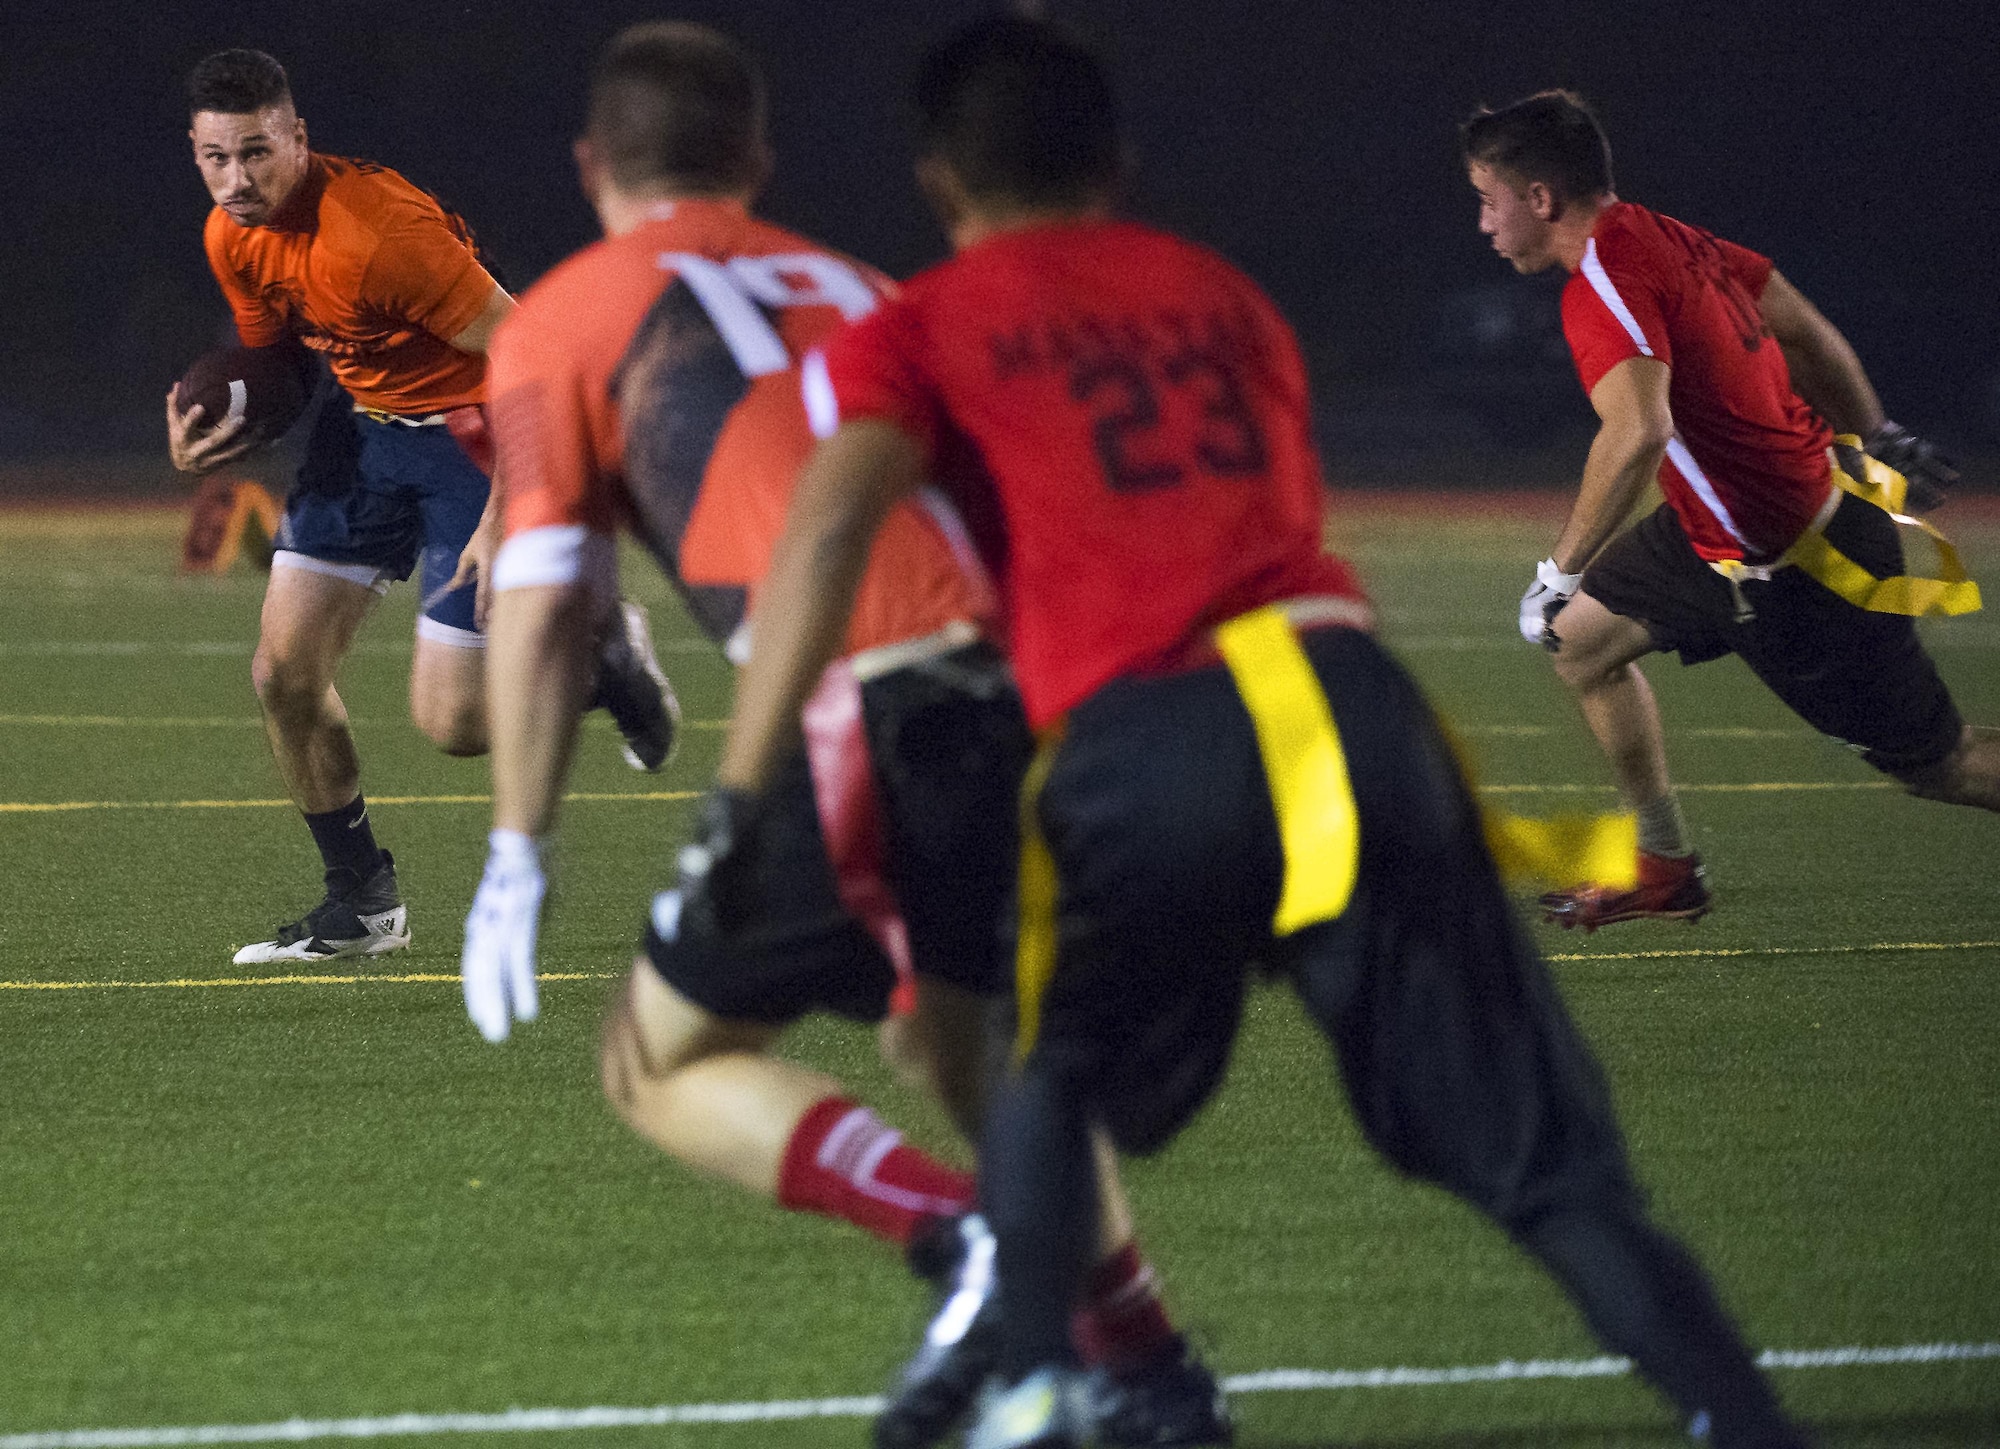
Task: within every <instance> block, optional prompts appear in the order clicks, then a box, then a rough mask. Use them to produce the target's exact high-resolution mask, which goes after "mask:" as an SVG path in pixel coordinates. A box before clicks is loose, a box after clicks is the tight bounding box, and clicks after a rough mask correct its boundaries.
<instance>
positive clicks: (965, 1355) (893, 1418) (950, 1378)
mask: <svg viewBox="0 0 2000 1449" xmlns="http://www.w3.org/2000/svg"><path fill="white" fill-rule="evenodd" d="M948 1231H949V1234H950V1236H949V1237H945V1236H943V1235H940V1237H939V1238H938V1239H936V1240H934V1242H937V1241H941V1242H944V1243H949V1242H950V1241H951V1239H952V1238H955V1239H956V1245H957V1246H956V1251H955V1253H953V1254H951V1255H950V1261H949V1263H948V1265H945V1266H944V1270H943V1271H942V1272H934V1271H926V1270H927V1269H930V1268H933V1267H934V1266H935V1265H934V1264H932V1263H927V1262H925V1261H923V1259H921V1258H920V1257H919V1255H918V1254H917V1253H915V1252H913V1253H912V1254H911V1259H912V1263H911V1266H912V1267H913V1268H915V1269H916V1270H917V1272H918V1273H919V1274H920V1275H921V1276H923V1277H926V1278H931V1279H932V1280H933V1281H936V1282H937V1283H938V1286H939V1288H940V1289H941V1290H942V1292H943V1294H944V1300H943V1302H942V1303H941V1304H940V1305H939V1307H938V1311H937V1313H936V1315H935V1316H934V1317H933V1318H932V1319H931V1322H930V1326H929V1327H928V1328H926V1329H925V1330H924V1342H923V1346H922V1347H921V1348H919V1349H918V1350H917V1352H916V1354H915V1356H913V1357H912V1358H911V1359H910V1361H909V1362H908V1363H907V1364H905V1365H903V1371H902V1372H901V1373H900V1374H899V1375H897V1378H896V1383H895V1386H894V1387H893V1388H891V1389H890V1391H889V1404H888V1407H887V1408H885V1409H883V1411H882V1413H881V1415H880V1416H879V1417H878V1418H877V1419H876V1420H875V1449H930V1446H931V1445H933V1444H936V1443H939V1442H940V1441H942V1440H943V1439H944V1437H945V1436H946V1435H947V1434H949V1433H951V1431H952V1429H953V1428H955V1427H956V1426H957V1424H958V1421H959V1420H960V1419H962V1418H963V1417H964V1416H965V1413H966V1411H967V1410H968V1409H970V1408H971V1407H972V1402H973V1400H974V1398H976V1397H977V1396H978V1393H979V1388H980V1385H981V1384H983V1383H985V1382H986V1379H987V1376H988V1375H990V1374H991V1373H992V1372H993V1370H994V1369H995V1367H997V1366H998V1364H999V1362H1000V1294H999V1278H998V1276H997V1274H996V1273H995V1270H994V1261H993V1258H994V1249H995V1246H996V1244H995V1243H994V1239H993V1233H992V1231H991V1230H990V1229H989V1228H988V1227H987V1226H986V1220H985V1219H984V1218H982V1217H980V1216H979V1214H978V1213H967V1214H965V1215H964V1216H963V1217H960V1218H957V1219H953V1220H951V1222H950V1224H949V1229H948Z"/></svg>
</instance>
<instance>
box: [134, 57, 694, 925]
mask: <svg viewBox="0 0 2000 1449" xmlns="http://www.w3.org/2000/svg"><path fill="white" fill-rule="evenodd" d="M188 101H189V109H190V112H191V115H192V121H191V125H190V130H189V136H190V138H191V139H192V140H193V142H194V157H195V164H196V165H197V166H198V167H199V168H200V169H201V174H202V179H203V180H204V181H205V182H206V183H207V185H208V191H209V195H210V196H211V197H213V198H214V201H215V209H214V210H213V211H211V212H210V213H209V216H208V222H207V225H206V227H205V229H204V231H203V242H204V244H205V246H206V247H207V251H208V260H209V266H210V268H211V269H212V270H213V271H214V273H215V279H216V281H217V282H218V283H219V284H220V285H221V287H222V291H223V295H224V296H226V297H227V298H228V299H229V305H230V307H231V309H232V310H233V311H234V313H235V316H236V330H237V333H238V334H239V336H240V337H241V339H242V342H243V345H244V346H246V347H276V346H281V345H291V346H296V345H297V343H299V342H303V343H304V344H305V346H306V347H308V348H311V349H312V350H314V351H316V352H319V353H321V354H322V355H323V356H324V357H325V358H326V360H327V363H328V364H329V366H330V367H331V368H332V370H333V376H334V379H335V380H336V381H337V382H338V383H339V384H340V386H341V388H342V389H343V391H341V392H339V393H335V394H331V395H330V396H329V397H328V398H327V399H326V400H325V402H324V405H323V406H322V408H321V411H320V413H319V416H318V418H317V420H316V421H315V423H314V425H313V429H312V435H311V440H310V441H309V442H308V444H307V446H306V457H305V461H304V463H303V464H302V465H301V466H300V469H299V476H298V481H297V482H296V484H295V485H294V486H293V488H292V492H291V496H290V497H289V498H288V499H287V500H286V504H285V517H284V522H283V524H282V525H281V527H280V529H279V532H278V536H277V538H276V539H275V540H274V542H275V544H276V552H275V553H274V555H273V557H272V560H271V581H270V584H269V586H268V587H267V588H266V590H265V594H264V613H263V622H262V625H261V629H260V633H259V636H258V640H257V653H256V658H255V661H254V663H253V664H252V677H253V678H254V680H255V682H256V686H257V697H258V700H259V701H260V702H261V703H262V705H263V707H264V720H265V726H266V729H267V731H268V733H269V735H270V739H271V748H272V752H273V754H275V756H276V757H277V762H278V769H279V771H280V773H281V774H283V776H284V778H285V783H286V784H287V785H288V786H289V787H290V789H291V792H292V798H293V799H294V800H295V801H296V802H297V803H298V806H299V808H300V810H302V811H303V812H304V813H305V817H306V826H307V828H308V829H309V830H310V831H311V832H312V837H313V841H314V843H315V844H317V845H318V847H319V851H320V855H321V857H322V859H323V860H324V862H325V866H326V898H325V899H324V900H323V901H322V902H321V903H320V904H319V905H318V906H316V907H314V908H313V909H312V910H311V911H309V912H308V913H307V914H306V915H305V916H304V917H303V918H301V919H300V920H297V921H294V922H292V923H291V924H289V925H285V926H281V927H279V928H278V931H277V933H276V934H275V936H274V937H273V938H272V939H271V940H268V941H263V942H260V943H258V944H255V945H251V946H246V947H244V948H243V949H242V950H241V951H239V952H237V953H236V961H237V964H239V965H247V964H256V963H261V962H267V961H279V960H308V961H313V960H325V959H328V958H331V957H337V956H373V955H379V954H381V953H383V952H386V951H394V950H399V949H401V948H402V947H404V946H407V945H408V944H409V942H410V928H409V914H408V912H407V910H406V909H405V907H404V906H403V903H402V898H401V895H400V893H399V891H398V889H397V885H396V870H395V863H394V861H393V860H392V859H391V858H390V856H389V853H388V852H387V851H385V850H383V849H381V848H380V847H379V846H377V845H376V843H375V835H374V831H373V828H372V827H371V826H370V824H369V820H368V804H367V801H366V800H365V799H364V798H363V797H362V794H361V763H360V759H359V757H358V756H357V755H356V753H355V748H354V740H353V737H352V736H351V735H350V734H349V732H348V727H347V710H346V707H345V706H344V705H343V704H342V703H341V700H340V696H339V695H338V694H337V693H336V692H335V690H334V677H335V675H336V673H337V672H338V670H339V668H340V663H341V661H342V660H343V659H344V658H345V657H346V656H347V652H348V650H349V648H350V647H351V646H352V645H353V642H354V636H355V632H356V630H358V629H359V628H360V626H361V622H362V620H363V619H364V618H366V617H367V615H368V612H369V610H370V608H371V607H372V606H373V605H374V603H375V600H376V599H377V598H378V597H380V595H382V594H383V593H385V592H387V590H388V587H389V584H390V582H391V581H392V580H394V579H403V578H408V577H409V576H410V573H411V571H412V570H413V569H415V568H416V567H417V566H418V564H419V562H420V561H421V565H422V568H421V574H420V578H421V583H422V588H423V606H422V613H421V616H420V617H419V618H418V620H417V635H416V645H415V649H414V653H413V655H412V659H411V665H410V714H411V717H412V719H414V720H415V722H416V724H417V727H418V728H419V729H421V730H422V731H423V732H424V733H425V734H426V735H428V736H429V737H430V738H431V739H432V740H433V741H434V742H435V743H436V744H437V745H438V747H439V748H440V749H442V750H444V751H445V753H447V754H452V755H478V754H483V753H485V750H486V708H485V697H484V690H485V643H486V641H485V639H484V637H483V636H482V634H481V633H480V624H481V621H480V618H479V612H480V608H479V604H480V595H481V594H483V592H484V590H485V588H486V580H485V578H484V576H483V575H480V576H479V577H477V578H476V579H475V577H474V576H475V575H476V574H480V569H479V564H480V560H481V555H482V553H490V549H491V544H490V542H488V541H487V535H488V533H490V529H488V530H484V531H482V532H481V533H480V535H479V536H478V537H477V538H476V537H475V530H476V529H478V528H479V527H480V524H481V517H482V513H483V511H484V510H485V508H486V504H487V496H488V487H487V480H486V475H485V473H484V472H483V471H482V469H481V468H480V466H479V465H478V464H477V463H475V462H474V461H473V459H472V457H471V456H470V455H469V454H468V452H467V451H466V448H465V447H464V446H462V445H461V444H460V442H459V441H458V439H457V438H455V437H454V436H453V432H454V429H453V428H452V427H450V426H447V424H446V419H447V418H448V417H452V418H454V420H455V421H456V422H457V423H458V425H459V427H460V428H461V429H469V430H470V433H471V434H472V435H473V436H475V437H476V436H477V435H478V434H479V433H481V432H483V423H482V422H481V421H480V415H479V411H478V409H479V404H480V403H481V402H483V401H484V399H485V395H486V359H485V357H484V353H485V351H486V346H487V343H488V342H489V341H490V340H491V338H492V336H493V330H494V328H495V327H497V326H498V325H499V323H500V319H501V318H503V317H505V316H506V315H507V313H508V312H509V311H510V310H511V309H512V308H513V305H514V303H513V299H512V298H511V297H509V296H508V295H507V293H506V291H505V290H504V289H503V288H502V287H501V286H500V284H499V283H498V282H496V281H495V280H494V279H493V277H492V275H491V274H490V273H488V271H487V270H486V268H485V267H484V266H482V265H481V264H480V260H479V256H478V253H477V251H476V249H475V247H474V244H473V240H472V234H471V232H470V230H469V229H468V228H467V227H466V225H465V223H464V222H462V221H461V220H459V218H458V217H456V216H454V215H452V214H451V213H450V212H448V211H446V210H445V209H444V208H443V207H442V206H440V205H439V204H438V202H437V200H436V199H435V198H434V197H432V196H431V195H429V194H428V193H427V192H424V191H422V190H419V189H418V188H417V187H415V186H412V185H411V184H410V183H409V182H407V181H405V180H404V179H403V178H402V177H401V176H399V175H397V174H396V173H395V172H394V171H391V170H389V169H388V168H387V167H386V166H378V165H375V164H374V163H372V162H367V161H352V160H346V159H343V158H341V157H338V156H326V155H322V154H320V153H318V152H315V151H312V150H310V149H309V148H308V146H307V144H306V125H305V122H304V121H303V120H301V119H300V118H299V115H298V112H297V111H296V110H295V109H294V107H293V103H292V93H291V87H290V83H289V82H288V80H287V79H286V76H285V71H284V68H283V67H282V66H280V65H279V64H278V62H277V61H275V60H273V59H272V58H271V57H270V56H268V55H265V54H264V53H263V52H261V51H255V50H225V51H221V52H219V53H217V54H215V55H212V56H210V57H208V59H206V60H204V61H202V62H201V64H200V65H198V66H196V67H195V70H194V73H193V75H192V76H191V77H190V79H189V82H188ZM243 431H244V420H243V419H241V418H237V419H233V420H231V419H210V418H205V417H203V416H202V413H201V409H200V408H199V407H193V408H190V409H188V410H187V411H186V412H183V411H181V410H180V409H179V408H178V407H177V406H176V405H175V400H174V397H173V394H171V393H169V394H168V397H167V441H168V446H169V449H170V451H171V453H172V455H173V462H174V466H175V467H176V468H179V469H181V470H183V471H185V472H190V473H204V472H207V471H209V470H210V469H213V468H217V467H220V466H221V465H223V464H225V463H227V462H230V461H231V460H233V459H235V458H237V457H239V456H241V455H242V454H243V453H245V452H247V451H249V449H250V448H251V447H253V446H255V444H254V443H253V442H252V441H251V440H250V439H248V438H246V437H244V436H241V434H242V433H243ZM474 445H475V446H477V444H476V443H475V444H474ZM620 626H621V627H620V628H619V629H618V630H617V631H616V632H614V633H612V634H610V635H607V637H606V640H605V643H604V646H603V649H602V654H603V668H602V669H601V671H600V672H599V676H598V684H599V701H598V702H600V703H602V704H604V705H605V706H606V707H607V708H609V709H610V710H611V711H612V713H613V715H614V717H615V718H616V719H617V721H618V724H619V728H620V730H621V731H622V732H623V733H624V734H625V737H626V741H627V748H628V751H629V755H628V758H630V759H631V761H632V763H634V764H635V765H638V766H640V767H641V768H646V769H657V768H658V767H659V765H660V764H661V763H662V762H663V761H664V760H665V758H666V755H667V753H668V750H669V748H670V747H671V744H672V737H673V731H674V726H675V719H676V710H677V706H676V705H675V704H674V702H673V696H672V693H671V691H670V690H668V689H667V686H666V680H665V678H664V677H663V676H662V675H661V674H660V672H659V666H658V665H657V664H656V663H655V662H654V660H653V657H652V646H651V643H650V641H649V639H648V638H647V636H646V628H645V618H644V615H643V614H642V613H639V612H638V611H637V610H636V609H633V610H632V611H631V612H629V613H627V614H625V615H624V616H623V617H622V618H621V620H620Z"/></svg>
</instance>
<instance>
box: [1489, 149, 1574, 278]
mask: <svg viewBox="0 0 2000 1449" xmlns="http://www.w3.org/2000/svg"><path fill="white" fill-rule="evenodd" d="M1467 171H1468V174H1469V175H1470V176H1471V178H1472V189H1473V190H1474V191H1476V192H1478V193H1479V231H1480V234H1481V235H1482V236H1489V237H1491V238H1493V250H1494V251H1496V252H1498V253H1500V255H1501V256H1503V257H1505V258H1506V259H1507V260H1508V261H1509V262H1511V263H1512V264H1513V267H1514V270H1515V271H1517V272H1539V271H1543V270H1545V269H1547V268H1549V267H1552V266H1554V265H1555V263H1556V255H1555V249H1554V246H1553V237H1554V231H1555V228H1554V226H1553V225H1552V222H1553V214H1552V213H1553V206H1552V201H1551V197H1550V195H1549V189H1548V188H1547V187H1546V186H1543V185H1540V184H1539V183H1533V182H1530V183H1522V182H1519V181H1517V180H1516V179H1515V178H1514V177H1512V176H1510V175H1508V174H1507V173H1506V172H1504V171H1497V170H1495V169H1494V168H1493V167H1491V166H1488V165H1487V164H1486V163H1485V162H1483V161H1474V162H1473V163H1472V164H1471V166H1469V167H1468V168H1467Z"/></svg>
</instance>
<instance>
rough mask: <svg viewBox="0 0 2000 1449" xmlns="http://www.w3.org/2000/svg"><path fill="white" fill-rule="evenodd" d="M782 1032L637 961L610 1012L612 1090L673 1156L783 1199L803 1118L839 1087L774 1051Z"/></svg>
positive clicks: (603, 1059)
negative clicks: (688, 993) (719, 1010)
mask: <svg viewBox="0 0 2000 1449" xmlns="http://www.w3.org/2000/svg"><path fill="white" fill-rule="evenodd" d="M782 1031H783V1028H782V1027H777V1026H768V1025H765V1024H763V1023H759V1022H747V1021H726V1020H724V1019H723V1018H721V1017H718V1016H715V1015H713V1014H712V1013H710V1012H707V1011H704V1010H703V1009H702V1008H701V1007H699V1006H696V1005H695V1004H694V1003H693V1002H691V1001H689V1000H688V999H687V998H686V997H684V996H682V995H681V994H680V993H679V992H677V991H675V990H674V989H673V988H672V987H671V986H669V985H667V983H666V982H664V981H662V980H661V979H660V976H659V973H658V972H656V971H655V970H653V968H652V966H651V965H650V964H649V963H647V962H645V961H639V962H636V963H634V965H633V967H632V974H631V976H630V977H628V978H627V980H626V983H625V987H624V990H623V991H622V992H621V993H620V995H619V997H618V999H617V1000H616V1001H614V1002H613V1004H612V1006H611V1009H610V1010H609V1012H608V1013H607V1014H606V1016H605V1020H604V1036H603V1042H602V1048H601V1051H600V1054H599V1071H600V1078H601V1080H602V1082H603V1086H604V1095H605V1097H606V1099H607V1100H609V1101H610V1103H611V1105H612V1107H613V1109H614V1110H615V1111H616V1112H617V1113H618V1115H619V1116H620V1117H622V1118H623V1119H624V1120H625V1123H626V1125H627V1126H629V1127H630V1128H631V1129H632V1130H633V1131H635V1132H637V1133H638V1134H639V1135H640V1136H641V1137H644V1138H645V1139H646V1140H647V1141H648V1142H651V1143H652V1144H653V1145H654V1146H655V1147H658V1148H659V1149H660V1150H661V1151H662V1152H664V1153H666V1154H667V1155H668V1156H669V1157H672V1158H674V1159H676V1160H677V1161H679V1162H683V1163H685V1164H686V1165H688V1166H689V1167H692V1168H694V1169H695V1170H696V1171H698V1172H703V1173H706V1174H708V1175H709V1176H711V1177H719V1178H721V1179H723V1180H724V1181H726V1182H733V1183H735V1184H736V1185H737V1186H738V1187H741V1188H744V1189H746V1190H748V1191H750V1192H754V1193H756V1194H757V1195H758V1196H760V1197H765V1198H771V1199H776V1197H777V1195H778V1177H779V1173H780V1170H781V1169H782V1167H783V1165H784V1160H785V1147H786V1144H788V1143H789V1142H790V1141H791V1139H792V1134H793V1133H794V1132H795V1131H796V1130H797V1128H798V1124H799V1122H800V1120H801V1119H802V1118H803V1117H804V1116H805V1114H806V1113H807V1112H808V1111H809V1110H811V1108H812V1106H813V1104H814V1103H816V1102H820V1101H823V1100H825V1099H826V1098H828V1097H831V1096H837V1095H838V1094H839V1092H840V1083H839V1082H837V1081H835V1080H834V1079H833V1078H832V1077H829V1076H826V1075H825V1074H823V1073H820V1072H814V1071H809V1070H807V1069H806V1068H804V1067H801V1066H798V1065H796V1064H794V1063H791V1062H783V1061H779V1060H777V1059H776V1058H774V1057H772V1056H770V1055H769V1051H770V1049H771V1047H772V1046H773V1045H774V1044H775V1043H776V1042H777V1039H778V1037H779V1035H780V1033H781V1032H782Z"/></svg>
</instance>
